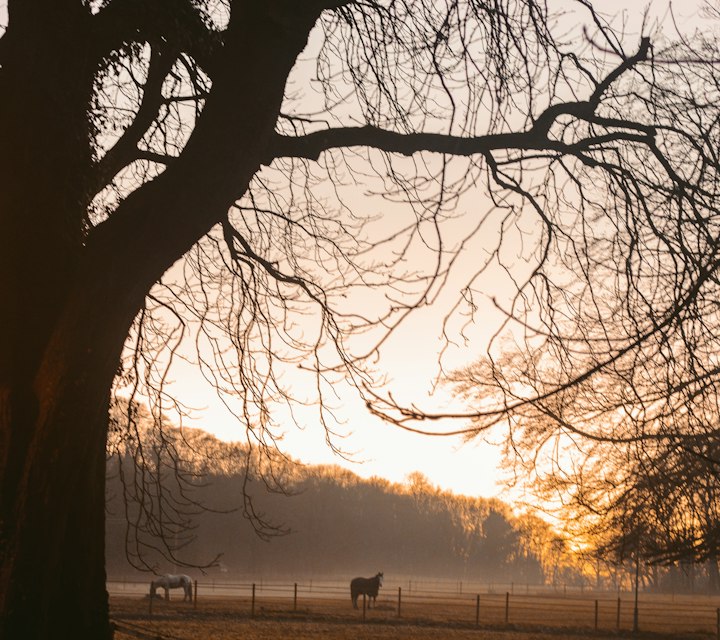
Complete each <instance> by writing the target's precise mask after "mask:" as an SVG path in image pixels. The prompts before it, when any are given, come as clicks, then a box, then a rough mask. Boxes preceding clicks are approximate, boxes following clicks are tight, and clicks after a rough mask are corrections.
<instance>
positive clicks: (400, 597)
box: [398, 587, 402, 618]
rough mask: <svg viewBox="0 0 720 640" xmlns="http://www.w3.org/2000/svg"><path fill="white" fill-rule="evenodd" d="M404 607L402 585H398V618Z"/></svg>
mask: <svg viewBox="0 0 720 640" xmlns="http://www.w3.org/2000/svg"><path fill="white" fill-rule="evenodd" d="M401 607H402V587H398V618H399V617H400V608H401Z"/></svg>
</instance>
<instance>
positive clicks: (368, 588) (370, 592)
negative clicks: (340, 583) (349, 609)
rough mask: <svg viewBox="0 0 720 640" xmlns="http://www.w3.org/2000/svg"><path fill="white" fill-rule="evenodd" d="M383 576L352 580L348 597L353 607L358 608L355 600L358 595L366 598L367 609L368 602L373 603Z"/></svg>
mask: <svg viewBox="0 0 720 640" xmlns="http://www.w3.org/2000/svg"><path fill="white" fill-rule="evenodd" d="M382 580H383V574H382V572H380V573H378V574H377V575H376V576H375V577H374V578H353V579H352V580H351V581H350V597H351V598H352V603H353V607H355V608H356V609H357V608H358V604H357V599H358V596H359V595H366V596H367V597H368V607H370V602H373V603H374V602H375V600H376V598H377V594H378V590H379V589H380V587H382Z"/></svg>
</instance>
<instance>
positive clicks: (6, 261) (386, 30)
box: [0, 0, 717, 639]
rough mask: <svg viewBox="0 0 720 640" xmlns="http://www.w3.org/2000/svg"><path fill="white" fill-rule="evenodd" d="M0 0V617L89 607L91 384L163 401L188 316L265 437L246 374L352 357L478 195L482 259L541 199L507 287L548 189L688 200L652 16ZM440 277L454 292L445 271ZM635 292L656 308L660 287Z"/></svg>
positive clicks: (539, 8) (611, 207) (286, 396)
mask: <svg viewBox="0 0 720 640" xmlns="http://www.w3.org/2000/svg"><path fill="white" fill-rule="evenodd" d="M6 6H7V19H6V24H5V28H4V31H3V34H2V39H1V40H0V95H1V96H2V100H0V140H2V151H1V152H0V158H1V160H0V169H1V171H0V174H1V175H2V176H3V181H4V182H3V188H2V189H0V212H1V217H0V300H2V301H3V313H2V314H0V322H1V323H2V325H1V326H0V487H1V489H0V490H1V491H2V493H1V495H0V527H1V531H0V543H1V545H2V550H1V551H0V553H1V557H2V565H1V568H0V625H2V629H1V631H0V635H1V636H2V637H4V638H19V637H22V638H28V639H37V638H49V637H52V638H68V639H69V638H76V637H95V638H104V637H109V636H110V635H111V630H110V627H109V622H108V603H107V594H106V592H105V572H104V546H103V539H104V536H103V530H104V500H105V492H104V486H105V480H104V474H105V448H106V441H107V435H108V408H109V403H110V395H111V390H112V389H113V387H114V388H116V389H117V390H120V391H122V392H123V393H125V394H127V395H128V396H130V397H131V398H138V397H140V395H142V394H145V395H147V396H150V398H151V399H152V401H153V402H152V405H153V407H152V411H153V415H154V416H155V419H156V421H157V423H158V424H159V425H160V426H161V425H162V416H163V413H164V411H165V410H166V409H169V408H173V409H177V410H181V409H182V406H181V405H180V404H179V403H174V402H173V401H172V400H171V399H170V398H168V396H167V394H166V389H165V382H166V381H167V379H168V377H169V376H170V375H171V373H170V372H171V371H172V370H173V369H172V365H173V363H174V362H177V361H178V360H181V359H183V358H187V357H188V356H187V353H185V352H184V348H185V347H186V346H187V344H188V343H191V344H193V343H194V344H196V345H198V347H199V349H198V352H197V354H196V356H195V358H194V361H195V364H196V365H197V366H198V367H199V369H200V371H201V372H202V373H203V374H204V375H205V376H206V377H207V378H208V380H209V381H210V382H211V383H212V384H214V385H215V386H216V387H217V389H218V392H219V393H220V394H221V396H222V397H223V399H224V400H226V401H229V398H230V396H232V395H236V396H237V397H238V398H239V400H238V402H237V404H236V405H232V407H233V409H234V411H235V412H236V414H237V416H238V418H239V419H240V422H241V424H243V426H244V428H245V430H246V439H247V442H248V443H249V444H251V445H252V447H253V448H254V449H258V448H259V449H261V450H262V449H265V450H270V448H271V446H272V444H273V443H274V441H275V439H276V438H277V435H278V432H277V430H274V429H273V426H274V425H273V422H272V419H271V415H272V412H271V410H270V408H269V407H270V403H271V401H273V400H280V401H283V400H284V401H288V400H291V399H292V396H293V395H296V396H297V395H300V394H297V393H296V394H292V393H290V387H291V386H292V385H291V383H289V382H285V380H286V378H285V377H284V376H285V374H287V372H288V371H289V370H293V371H296V370H297V365H298V364H301V365H302V367H303V368H304V369H305V370H306V371H310V373H311V375H313V376H314V385H315V388H316V389H317V390H318V393H319V394H320V395H321V396H322V397H323V398H326V397H327V394H328V393H329V392H331V389H332V384H333V382H335V381H336V380H337V378H338V376H345V377H347V379H349V380H350V381H351V382H353V383H355V384H358V385H359V384H360V383H361V382H362V381H364V380H366V379H368V376H369V374H368V373H367V372H366V371H365V370H364V369H363V366H362V365H363V360H362V358H361V356H364V355H368V354H370V355H372V354H374V353H376V349H375V347H376V346H377V345H378V344H381V342H382V332H380V334H376V335H375V336H374V338H373V339H369V338H368V331H370V329H372V327H376V328H379V329H381V330H383V331H384V332H385V333H387V331H391V330H393V329H394V328H396V327H397V326H398V325H399V323H400V322H401V320H402V319H403V318H404V317H405V316H406V314H407V312H408V311H409V310H411V309H412V308H414V307H417V306H422V305H424V304H427V303H428V302H429V301H431V300H433V299H434V298H435V297H436V294H437V291H438V289H439V287H441V286H442V284H443V283H444V282H445V281H446V279H447V278H448V277H449V273H450V270H451V269H452V267H453V265H454V264H455V262H454V259H453V255H455V254H456V253H457V252H458V251H459V250H461V249H462V248H463V246H465V244H466V243H468V242H470V241H471V240H472V239H473V238H477V237H479V236H482V235H483V234H484V233H485V231H486V228H487V227H486V226H485V225H486V221H487V217H486V216H490V217H492V218H493V219H497V218H498V217H499V218H500V219H501V223H500V226H501V232H500V234H498V232H497V228H496V227H493V231H492V233H491V234H490V236H491V238H492V243H493V245H494V246H495V248H494V249H492V248H491V249H490V250H489V253H487V255H488V256H489V257H488V260H489V261H492V260H493V259H497V261H498V262H499V263H500V264H501V265H502V264H503V261H504V259H505V258H504V254H503V253H502V251H501V250H500V248H498V247H500V246H501V244H498V243H499V242H500V238H502V237H504V236H505V235H507V234H508V233H511V229H513V228H515V229H516V230H517V233H518V234H519V235H520V236H522V235H524V230H523V229H524V224H525V221H527V215H526V214H523V213H522V210H523V209H524V208H525V207H526V205H529V206H530V207H531V208H533V209H534V210H535V212H536V213H537V215H538V216H539V220H540V221H541V224H542V226H543V231H542V234H541V235H542V240H541V242H540V244H539V245H538V248H537V253H535V254H534V255H535V258H536V259H537V268H536V269H535V271H534V272H533V274H532V275H531V276H530V277H529V279H528V280H527V282H528V285H529V286H531V287H532V286H536V285H537V284H538V283H539V282H542V281H543V278H544V275H543V272H542V269H541V265H542V264H544V262H545V261H546V260H547V257H548V255H549V252H550V249H551V248H552V247H554V246H556V244H555V243H556V242H557V241H560V243H561V245H562V243H563V242H564V241H563V240H562V238H565V237H566V235H565V232H564V231H563V230H564V229H566V227H567V225H566V224H565V222H563V223H562V224H560V223H559V222H558V220H559V219H560V218H563V216H564V215H565V212H566V209H567V207H566V206H565V204H566V203H567V202H569V201H572V203H573V207H574V206H575V205H576V204H577V203H578V202H579V203H580V204H581V206H580V212H579V214H578V216H577V217H576V218H575V222H576V224H575V226H574V227H572V228H573V229H575V230H581V229H583V228H585V227H584V223H583V221H585V222H587V224H588V225H589V226H590V227H591V228H592V229H593V230H594V232H597V233H600V231H602V230H605V229H611V228H612V225H613V224H614V223H615V222H616V220H615V219H613V218H612V217H610V218H608V219H606V220H603V219H602V214H601V212H602V210H603V207H605V206H607V208H606V209H605V210H606V211H608V212H617V213H618V218H619V220H620V222H621V223H622V222H623V220H631V219H633V218H634V216H635V214H637V215H638V216H640V217H641V216H642V214H643V213H647V212H649V211H651V210H652V211H653V215H652V216H651V217H650V220H651V221H652V220H655V219H657V220H662V221H664V220H665V219H664V218H663V216H662V214H661V213H657V214H656V213H655V212H664V211H668V212H674V211H679V210H682V211H683V212H686V211H688V212H696V213H697V216H695V219H696V220H697V221H698V222H699V221H701V220H705V219H706V215H705V213H704V212H705V210H706V203H707V202H711V201H712V199H713V198H714V197H715V194H714V190H713V180H714V165H713V156H712V150H714V146H712V148H711V149H710V150H708V147H707V145H706V144H705V143H706V142H708V141H711V140H713V139H714V138H713V135H712V133H713V132H712V131H708V130H706V129H707V128H706V125H705V123H704V121H703V122H701V123H698V122H696V121H695V120H694V119H693V117H692V115H691V111H688V112H685V111H683V109H684V108H685V106H686V105H687V103H688V101H689V100H690V99H691V98H688V97H687V96H686V95H685V94H684V93H682V92H680V91H669V90H668V91H665V92H659V91H657V90H656V87H657V86H658V85H657V84H656V83H654V82H652V74H653V73H655V72H656V65H653V64H652V62H650V61H649V58H650V54H651V48H650V42H649V40H647V39H643V40H642V41H641V43H637V42H636V41H634V42H633V43H632V44H631V46H630V50H629V51H625V50H624V49H623V47H622V44H621V42H620V41H619V40H618V38H617V37H616V36H615V35H614V34H613V33H611V32H610V30H609V29H608V28H607V27H605V26H604V25H603V22H602V20H601V19H600V18H599V17H598V16H595V15H594V14H593V13H592V10H591V8H590V4H589V3H587V2H584V1H579V2H578V8H580V9H582V10H585V11H586V15H587V19H588V21H590V22H591V23H594V24H596V27H595V30H596V35H595V36H593V37H595V38H597V39H599V40H600V42H601V44H602V46H604V47H606V48H609V49H610V50H611V51H612V54H613V55H611V56H610V57H608V58H606V59H603V56H597V55H596V51H597V49H592V48H588V47H587V46H586V45H580V46H579V47H578V46H577V45H573V46H570V45H565V44H564V43H562V42H558V41H557V40H556V38H555V37H554V36H553V34H552V33H551V25H552V24H555V23H554V22H553V20H551V19H550V18H549V17H548V13H547V9H546V6H545V3H544V2H541V1H540V0H517V1H515V2H504V3H484V2H477V1H475V0H467V2H448V3H441V4H438V3H436V2H431V1H429V0H415V1H411V0H386V1H383V2H375V1H373V0H370V1H366V2H361V1H359V0H327V1H324V2H323V1H322V0H308V1H306V2H295V1H291V0H266V1H263V2H238V1H232V2H231V1H230V0H227V1H226V0H159V1H157V2H151V3H148V2H144V1H141V0H110V1H107V0H57V1H55V2H47V3H40V2H35V1H28V0H10V1H9V2H8V3H7V5H6ZM558 28H559V32H560V33H565V31H564V27H558ZM303 52H305V53H303ZM308 60H309V61H308ZM689 69H690V70H691V72H692V73H695V67H689ZM707 102H709V103H712V104H717V100H714V99H713V97H712V95H708V100H707ZM671 109H672V110H673V121H672V124H668V123H667V122H666V114H667V113H668V112H669V111H670V110H671ZM698 129H700V133H701V134H702V135H697V131H698ZM688 132H690V133H691V134H692V136H691V135H689V134H688ZM671 144H672V145H675V148H671ZM423 151H425V152H429V154H425V155H419V154H420V152H423ZM416 154H417V155H416ZM430 154H432V155H430ZM678 154H682V155H683V157H684V158H686V160H685V164H684V165H683V166H682V167H681V168H679V169H678V168H675V164H674V159H675V158H676V157H677V155H678ZM452 156H459V157H461V158H462V161H461V162H459V163H458V164H457V165H453V164H451V163H450V158H451V157H452ZM540 171H545V176H546V177H545V178H543V179H541V180H539V181H537V182H536V181H535V180H534V179H533V178H531V176H534V175H540V174H539V172H540ZM678 171H680V172H681V173H678ZM685 173H687V175H685ZM528 179H530V182H531V183H532V184H530V183H528V181H527V180H528ZM478 184H483V185H485V188H486V190H487V193H488V197H489V198H490V200H491V201H492V204H488V205H487V206H480V208H479V209H480V210H479V211H478V212H477V215H476V216H475V220H474V222H473V223H472V224H470V225H466V226H465V231H466V233H465V234H464V235H463V237H462V238H461V239H458V238H457V237H456V236H453V235H452V234H451V235H450V237H448V238H447V240H446V238H445V237H444V236H443V235H442V233H441V229H442V226H443V223H444V222H446V221H449V222H453V217H454V216H455V214H456V212H455V208H456V206H457V203H458V197H459V195H461V194H462V193H464V192H467V191H468V190H470V189H473V188H475V186H476V185H478ZM361 191H375V192H378V193H381V194H384V196H385V198H386V200H385V201H384V205H383V206H384V207H387V209H388V211H389V212H392V216H390V214H389V213H388V215H387V216H386V218H385V221H391V222H392V229H391V230H390V231H387V230H385V231H382V230H380V226H379V225H378V224H377V221H376V220H375V219H374V218H375V216H374V215H367V214H366V211H364V210H363V206H362V205H358V204H357V196H358V195H359V192H361ZM553 194H554V195H553ZM598 194H605V195H606V196H607V197H600V196H599V195H598ZM378 202H379V200H377V199H376V200H372V201H371V203H370V204H369V205H368V208H372V209H373V210H374V211H377V207H378ZM400 204H402V205H404V206H403V207H400V206H399V205H400ZM398 211H401V212H404V213H403V214H402V215H401V214H399V213H397V212H398ZM408 214H409V215H408ZM624 214H628V216H629V217H628V218H623V217H622V216H623V215H624ZM403 215H404V216H406V217H405V218H403ZM656 216H657V217H656ZM563 220H564V218H563ZM663 224H664V222H663ZM711 226H712V225H710V227H711ZM672 228H673V224H672V220H671V219H669V218H668V221H667V225H666V229H667V231H668V233H669V234H671V235H670V236H669V237H670V238H671V240H672V241H673V242H680V245H679V246H678V252H676V253H673V255H677V256H683V255H684V253H683V251H685V250H687V251H690V254H691V255H692V256H702V260H701V262H700V263H698V266H697V269H696V270H695V271H691V272H688V278H687V281H685V280H684V281H682V282H678V286H679V288H678V289H677V290H675V291H673V293H679V295H680V297H681V298H682V296H683V295H686V294H687V295H686V297H687V298H688V299H694V300H699V299H700V298H698V296H697V295H695V293H694V292H696V291H698V290H699V289H701V288H703V287H711V285H712V282H713V277H712V274H713V273H714V267H713V268H712V269H710V270H709V271H708V269H707V266H708V265H713V264H714V263H713V262H712V260H713V258H712V256H714V255H715V251H714V244H713V242H712V239H708V238H707V237H706V234H704V229H705V227H702V226H698V227H697V234H695V235H693V234H690V235H688V236H682V237H675V236H674V235H672V232H671V229H672ZM630 237H631V238H636V237H642V236H635V235H632V236H630ZM682 238H687V241H686V240H683V239H682ZM597 241H598V243H599V245H602V246H604V242H603V239H602V238H600V237H598V238H597ZM502 246H504V245H502ZM562 246H564V247H565V248H567V249H571V245H569V244H567V245H562ZM373 248H375V249H377V250H378V251H377V252H375V253H373V252H372V251H371V249H373ZM418 256H423V257H428V256H431V257H432V260H431V261H430V264H429V267H427V266H426V267H423V268H421V269H416V268H415V267H413V266H412V260H413V258H416V257H418ZM593 256H594V253H593V255H590V254H588V256H587V259H586V260H584V262H585V263H587V264H585V267H586V269H590V267H591V266H592V267H593V270H594V264H595V263H594V262H593V260H594V259H595V258H594V257H593ZM630 263H631V264H634V262H633V261H632V260H631V261H630ZM488 264H489V262H487V263H485V262H483V263H482V264H479V265H478V266H477V272H478V273H480V272H482V271H483V270H484V269H485V268H486V267H487V266H488ZM638 264H639V263H638ZM703 265H704V266H703ZM693 268H694V267H693ZM588 273H590V271H588ZM696 276H697V277H696ZM359 290H362V291H364V293H362V294H360V293H358V291H359ZM704 290H705V289H703V291H704ZM526 291H527V289H526V287H524V286H520V292H521V293H520V294H519V297H518V298H517V301H518V302H520V301H522V300H524V299H525V298H526ZM535 291H537V292H538V294H540V293H541V290H540V289H539V288H536V289H535ZM683 292H686V293H683ZM663 295H665V294H663ZM368 298H370V299H371V300H372V301H374V302H378V307H377V310H376V311H375V312H371V311H369V309H370V305H368ZM464 299H465V300H466V301H468V303H469V308H471V309H472V308H474V306H475V304H476V302H475V300H474V294H473V287H472V282H470V283H469V284H468V286H467V287H466V289H465V293H464ZM683 299H684V298H683ZM651 302H652V303H653V304H652V305H649V306H650V307H651V310H652V312H653V315H652V318H654V320H653V321H654V322H655V321H659V322H660V324H659V325H658V326H659V329H660V330H659V331H655V332H654V333H653V334H652V335H661V334H662V333H663V331H664V329H665V327H669V326H671V325H672V320H673V318H674V317H675V315H677V314H675V315H672V314H670V315H668V314H667V313H666V311H665V310H666V306H664V305H662V304H657V305H656V304H655V302H656V301H655V300H652V301H651ZM680 309H681V310H685V309H686V306H681V307H680ZM663 313H665V316H663V315H662V314H663ZM663 317H665V318H666V320H667V321H663V320H662V319H661V318H663ZM308 318H311V320H308ZM634 319H635V320H637V316H633V317H632V318H630V319H629V320H630V323H629V324H626V325H623V326H632V320H634ZM658 319H660V320H658ZM624 320H627V319H626V318H624V317H623V316H622V314H620V315H618V316H617V321H618V323H620V322H621V321H624ZM643 322H644V321H643ZM641 325H642V326H641V327H640V335H645V333H643V332H644V331H645V329H644V328H642V327H644V326H645V325H644V324H642V323H641ZM638 326H640V325H638ZM653 326H654V325H653ZM357 334H360V337H359V338H358V340H357V341H354V340H353V339H352V336H353V335H357ZM371 337H373V336H372V334H371ZM591 343H592V342H591ZM632 344H634V343H633V342H631V343H630V345H629V346H631V345H632ZM610 346H611V353H610V354H609V355H612V354H615V353H616V351H617V348H616V346H615V343H614V342H612V343H611V345H610ZM621 351H622V353H628V349H624V348H623V349H621ZM123 354H125V356H126V357H125V358H123ZM616 360H617V358H616ZM333 372H340V373H338V374H337V375H334V374H333ZM573 379H577V376H575V377H574V378H573ZM562 384H564V383H561V385H562ZM298 399H299V400H300V401H301V402H302V403H308V402H312V401H313V398H310V399H308V398H306V397H305V396H304V394H303V395H301V397H299V398H298ZM315 399H316V398H315ZM326 406H327V407H328V408H329V409H331V408H332V405H331V404H330V405H326ZM320 415H321V419H322V420H323V424H324V425H325V426H326V427H327V428H328V429H330V422H329V420H328V419H327V418H328V414H327V413H326V412H325V411H322V412H321V414H320ZM249 459H255V458H249ZM141 463H143V461H142V460H141ZM68 584H71V585H73V588H72V589H68V588H64V585H68Z"/></svg>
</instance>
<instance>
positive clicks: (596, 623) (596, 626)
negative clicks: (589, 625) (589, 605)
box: [595, 600, 598, 631]
mask: <svg viewBox="0 0 720 640" xmlns="http://www.w3.org/2000/svg"><path fill="white" fill-rule="evenodd" d="M597 630H598V601H597V600H595V631H597Z"/></svg>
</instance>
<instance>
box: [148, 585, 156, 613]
mask: <svg viewBox="0 0 720 640" xmlns="http://www.w3.org/2000/svg"><path fill="white" fill-rule="evenodd" d="M154 599H155V594H154V593H153V589H152V584H151V585H150V604H149V608H150V610H149V611H148V615H149V616H150V617H151V618H152V601H153V600H154Z"/></svg>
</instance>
